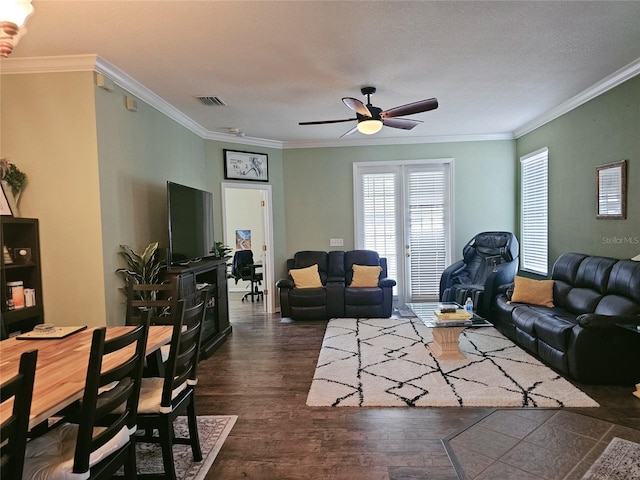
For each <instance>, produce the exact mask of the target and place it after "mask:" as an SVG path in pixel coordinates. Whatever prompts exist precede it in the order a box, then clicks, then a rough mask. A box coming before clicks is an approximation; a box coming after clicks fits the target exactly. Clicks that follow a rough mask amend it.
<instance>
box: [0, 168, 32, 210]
mask: <svg viewBox="0 0 640 480" xmlns="http://www.w3.org/2000/svg"><path fill="white" fill-rule="evenodd" d="M0 183H2V191H3V193H4V197H5V198H6V200H7V202H8V204H9V208H10V209H11V214H12V215H13V216H14V217H19V216H20V211H19V210H18V206H19V202H20V197H21V196H22V191H23V190H24V188H25V186H26V185H27V175H26V174H25V173H24V172H23V171H22V170H20V169H19V168H18V167H16V166H15V164H13V163H11V162H9V160H8V159H6V158H0ZM3 211H4V209H3ZM3 214H5V213H3Z"/></svg>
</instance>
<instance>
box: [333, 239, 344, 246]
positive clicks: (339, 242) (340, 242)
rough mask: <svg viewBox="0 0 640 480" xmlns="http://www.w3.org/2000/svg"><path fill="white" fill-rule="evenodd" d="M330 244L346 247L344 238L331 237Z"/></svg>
mask: <svg viewBox="0 0 640 480" xmlns="http://www.w3.org/2000/svg"><path fill="white" fill-rule="evenodd" d="M329 246H331V247H344V238H330V239H329Z"/></svg>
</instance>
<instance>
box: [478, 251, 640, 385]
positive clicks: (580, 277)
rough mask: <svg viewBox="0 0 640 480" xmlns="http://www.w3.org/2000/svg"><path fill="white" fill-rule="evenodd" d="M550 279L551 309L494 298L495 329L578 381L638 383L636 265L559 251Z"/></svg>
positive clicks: (639, 281)
mask: <svg viewBox="0 0 640 480" xmlns="http://www.w3.org/2000/svg"><path fill="white" fill-rule="evenodd" d="M551 278H552V280H553V286H552V288H553V290H552V292H553V307H546V306H541V305H532V304H525V303H519V302H513V301H510V294H511V290H509V289H508V290H506V291H505V292H504V293H502V294H500V295H498V296H497V297H496V299H495V303H494V305H493V307H492V312H491V315H490V318H489V320H491V321H492V322H493V323H494V325H495V327H496V329H498V330H499V331H501V332H502V333H503V334H505V335H506V336H507V337H509V338H511V339H512V340H513V341H514V342H516V343H518V344H519V345H521V346H523V347H524V348H526V349H527V350H529V351H531V352H532V353H534V354H535V355H536V356H537V357H538V358H540V359H541V360H543V361H544V362H545V363H547V364H548V365H550V366H551V367H553V368H554V369H556V370H557V371H559V372H561V373H563V374H565V375H568V376H569V377H571V378H573V379H575V380H577V381H579V382H582V383H593V384H620V385H626V384H629V385H631V384H634V383H638V382H640V331H637V330H634V326H635V325H640V262H634V261H632V260H617V259H614V258H607V257H596V256H588V255H583V254H579V253H565V254H563V255H561V256H560V257H559V258H558V260H557V261H556V262H555V265H554V266H553V270H552V274H551ZM516 280H518V279H516ZM513 294H514V297H512V298H514V299H517V298H519V297H517V296H515V292H513ZM621 325H627V326H628V327H627V328H625V327H623V326H621Z"/></svg>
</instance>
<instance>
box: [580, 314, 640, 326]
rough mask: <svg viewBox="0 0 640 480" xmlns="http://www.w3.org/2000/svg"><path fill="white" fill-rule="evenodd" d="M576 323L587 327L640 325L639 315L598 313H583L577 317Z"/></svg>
mask: <svg viewBox="0 0 640 480" xmlns="http://www.w3.org/2000/svg"><path fill="white" fill-rule="evenodd" d="M577 321H578V325H580V326H581V327H582V328H589V329H605V330H608V329H611V328H618V327H617V325H616V324H625V325H640V315H598V314H596V313H585V314H582V315H580V316H578V318H577Z"/></svg>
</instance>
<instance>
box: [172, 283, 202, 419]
mask: <svg viewBox="0 0 640 480" xmlns="http://www.w3.org/2000/svg"><path fill="white" fill-rule="evenodd" d="M194 295H196V298H197V299H196V301H194V302H193V306H190V307H188V306H187V304H188V302H189V299H181V300H180V301H179V302H178V307H177V310H176V312H177V313H176V316H175V318H176V321H175V323H174V325H173V333H172V336H171V347H170V350H169V358H168V359H167V362H166V364H165V377H164V384H163V387H162V399H161V402H160V405H161V407H163V408H166V409H168V410H169V411H170V409H171V407H172V401H176V402H177V401H178V400H179V398H180V396H177V397H176V398H172V397H173V396H174V394H173V392H174V391H175V390H176V389H178V388H181V387H182V386H183V385H184V384H185V383H187V384H190V385H195V383H196V379H197V377H196V370H197V367H198V361H199V355H200V339H201V336H202V324H203V322H204V316H205V313H206V305H207V300H208V297H209V292H208V291H203V292H199V293H196V294H194Z"/></svg>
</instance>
